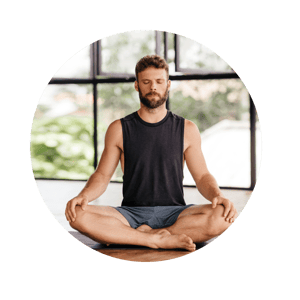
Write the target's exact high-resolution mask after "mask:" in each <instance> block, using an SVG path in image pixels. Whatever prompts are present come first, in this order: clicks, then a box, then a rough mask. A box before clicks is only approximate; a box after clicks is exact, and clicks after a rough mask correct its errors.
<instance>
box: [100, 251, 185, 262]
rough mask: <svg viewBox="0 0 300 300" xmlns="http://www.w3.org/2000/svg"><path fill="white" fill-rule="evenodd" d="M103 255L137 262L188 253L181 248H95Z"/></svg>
mask: <svg viewBox="0 0 300 300" xmlns="http://www.w3.org/2000/svg"><path fill="white" fill-rule="evenodd" d="M97 251H99V252H101V253H103V254H105V255H108V256H111V257H115V258H119V259H124V260H129V261H138V262H154V261H163V260H168V259H173V258H178V257H180V256H184V255H186V254H189V253H190V252H189V251H183V250H178V251H177V250H163V249H162V250H160V249H159V250H156V249H126V250H125V249H103V250H97Z"/></svg>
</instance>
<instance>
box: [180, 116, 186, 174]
mask: <svg viewBox="0 0 300 300" xmlns="http://www.w3.org/2000/svg"><path fill="white" fill-rule="evenodd" d="M184 127H185V119H184V118H182V121H181V130H182V134H181V139H182V141H181V161H182V164H181V165H182V173H183V163H184V155H183V150H184Z"/></svg>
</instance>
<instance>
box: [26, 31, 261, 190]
mask: <svg viewBox="0 0 300 300" xmlns="http://www.w3.org/2000/svg"><path fill="white" fill-rule="evenodd" d="M154 53H157V54H159V55H161V56H164V57H165V59H166V60H167V62H168V64H169V69H170V79H171V81H172V84H171V91H170V95H169V100H168V102H167V106H168V108H169V109H170V110H172V111H173V112H174V113H176V114H178V115H181V116H183V117H185V118H187V119H190V120H192V121H193V122H194V123H196V124H197V126H198V127H199V130H200V132H201V135H202V147H203V152H204V155H205V157H206V160H207V165H208V167H209V170H210V171H211V173H212V174H213V175H214V176H215V177H216V178H217V181H218V183H219V185H220V186H221V187H224V188H226V187H229V188H243V189H253V188H254V185H255V181H256V172H257V168H256V165H257V164H256V153H258V154H259V155H258V156H257V159H258V160H259V159H260V138H259V122H258V120H257V121H256V122H255V118H256V117H255V116H256V111H255V107H254V104H253V102H252V100H251V98H250V96H249V93H248V92H247V90H246V88H245V86H244V85H243V83H242V81H241V80H240V79H239V77H238V75H237V74H236V73H235V72H234V71H233V70H232V69H231V68H230V66H229V65H228V64H227V63H226V62H225V61H223V60H222V59H221V58H220V57H219V56H218V55H216V54H215V53H214V52H212V51H211V50H210V49H208V48H206V47H205V46H203V45H200V44H199V43H197V42H195V41H192V40H190V39H188V38H185V37H182V36H179V35H176V34H173V33H168V32H160V31H132V32H125V33H121V34H118V35H114V36H110V37H107V38H104V39H102V40H101V41H97V42H95V43H93V44H92V45H90V47H85V48H84V49H82V50H81V51H79V52H78V53H77V54H76V55H74V56H73V57H72V58H71V59H70V60H69V61H68V62H67V63H66V64H65V65H64V66H63V67H62V68H61V69H60V70H58V72H57V73H56V74H55V76H54V77H53V78H52V80H51V81H50V82H49V86H48V88H47V89H46V90H45V93H44V94H43V96H42V98H41V101H40V103H39V105H38V108H37V110H36V114H35V118H34V122H33V127H32V140H31V151H32V165H33V171H34V175H35V177H36V178H55V179H72V180H86V179H87V178H88V177H89V176H90V175H91V174H92V172H93V171H94V169H95V168H96V166H97V164H98V162H99V159H100V156H101V153H102V151H103V147H104V135H105V132H106V130H107V127H108V125H109V124H110V123H111V122H112V121H113V120H115V119H119V118H121V117H123V116H125V115H127V114H130V113H131V112H133V111H136V110H137V109H138V108H139V99H138V93H137V92H136V91H135V89H134V85H133V84H134V81H135V76H134V68H135V64H136V62H137V61H138V60H139V59H140V58H141V57H143V56H144V55H147V54H154ZM256 132H257V133H258V135H256ZM216 143H217V145H220V144H221V145H222V149H220V147H218V149H216ZM122 176H123V174H122V171H121V168H120V166H119V167H118V168H117V170H116V172H115V174H114V176H113V178H112V180H113V181H122ZM184 184H185V185H194V182H193V180H192V179H191V176H190V174H189V172H188V171H187V170H185V177H184Z"/></svg>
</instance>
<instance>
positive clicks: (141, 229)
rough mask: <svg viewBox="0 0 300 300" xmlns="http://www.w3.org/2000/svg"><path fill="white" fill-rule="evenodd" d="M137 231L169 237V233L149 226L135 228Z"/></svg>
mask: <svg viewBox="0 0 300 300" xmlns="http://www.w3.org/2000/svg"><path fill="white" fill-rule="evenodd" d="M136 230H138V231H142V232H147V233H157V234H161V235H170V234H171V233H170V232H169V231H168V230H167V229H165V228H157V229H152V228H151V227H150V226H148V225H146V224H143V225H141V226H140V227H138V228H136Z"/></svg>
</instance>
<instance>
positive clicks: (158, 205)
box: [65, 55, 237, 251]
mask: <svg viewBox="0 0 300 300" xmlns="http://www.w3.org/2000/svg"><path fill="white" fill-rule="evenodd" d="M135 71H136V81H135V85H134V86H135V89H136V91H137V92H138V93H139V97H140V109H139V110H138V111H136V112H134V113H132V114H130V115H128V116H126V117H124V118H122V119H120V120H116V121H114V122H113V123H111V124H110V126H109V127H108V129H107V132H106V136H105V148H104V151H103V153H102V156H101V159H100V162H99V165H98V166H97V169H96V170H95V172H94V173H93V174H92V175H91V177H90V178H89V180H88V181H87V183H86V185H85V187H84V188H83V190H82V191H81V192H80V193H79V195H78V196H77V197H75V198H73V199H72V200H70V201H69V202H68V203H67V207H66V211H65V215H66V218H67V220H68V221H69V223H70V225H71V227H72V228H74V229H76V230H78V231H79V232H81V233H83V234H85V235H86V236H88V237H90V238H92V239H93V240H95V241H97V242H100V243H104V244H126V245H141V246H147V247H150V248H154V249H158V248H163V249H174V248H181V249H186V250H189V251H194V250H195V249H196V248H195V243H199V242H204V241H207V240H209V239H211V238H213V237H216V236H218V235H220V234H221V233H222V232H224V230H226V229H227V228H228V227H229V226H230V224H231V223H232V222H233V221H234V219H235V218H236V217H237V211H236V209H235V207H234V205H233V204H232V202H231V201H229V200H228V199H227V198H225V197H224V196H223V195H222V193H221V191H220V189H219V187H218V185H217V182H216V180H215V178H214V177H213V176H212V175H211V174H210V173H209V171H208V169H207V166H206V163H205V159H204V156H203V153H202V150H201V137H200V132H199V130H198V127H197V126H196V125H195V124H194V123H193V122H191V121H189V120H187V119H184V118H182V117H180V116H177V115H176V114H174V113H172V112H171V111H169V110H167V108H166V101H167V98H168V93H169V90H170V86H171V81H170V80H169V67H168V65H167V63H166V61H165V60H164V59H163V58H161V57H160V56H158V55H151V56H150V55H148V56H145V57H143V58H142V59H141V60H140V61H139V62H138V63H137V65H136V69H135ZM119 160H120V161H121V167H122V170H123V174H124V177H123V200H122V203H121V206H119V207H111V206H95V205H88V203H89V202H91V201H93V200H95V199H96V198H98V197H100V196H101V195H102V194H103V193H104V192H105V190H106V188H107V186H108V184H109V182H110V179H111V177H112V175H113V173H114V171H115V169H116V167H117V165H118V163H119ZM185 162H186V164H187V167H188V169H189V171H190V173H191V175H192V176H193V179H194V180H195V184H196V186H197V189H198V190H199V192H200V193H201V194H202V195H203V196H204V197H205V198H206V199H208V200H209V201H211V204H208V205H186V203H185V200H184V195H183V167H184V163H185Z"/></svg>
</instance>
